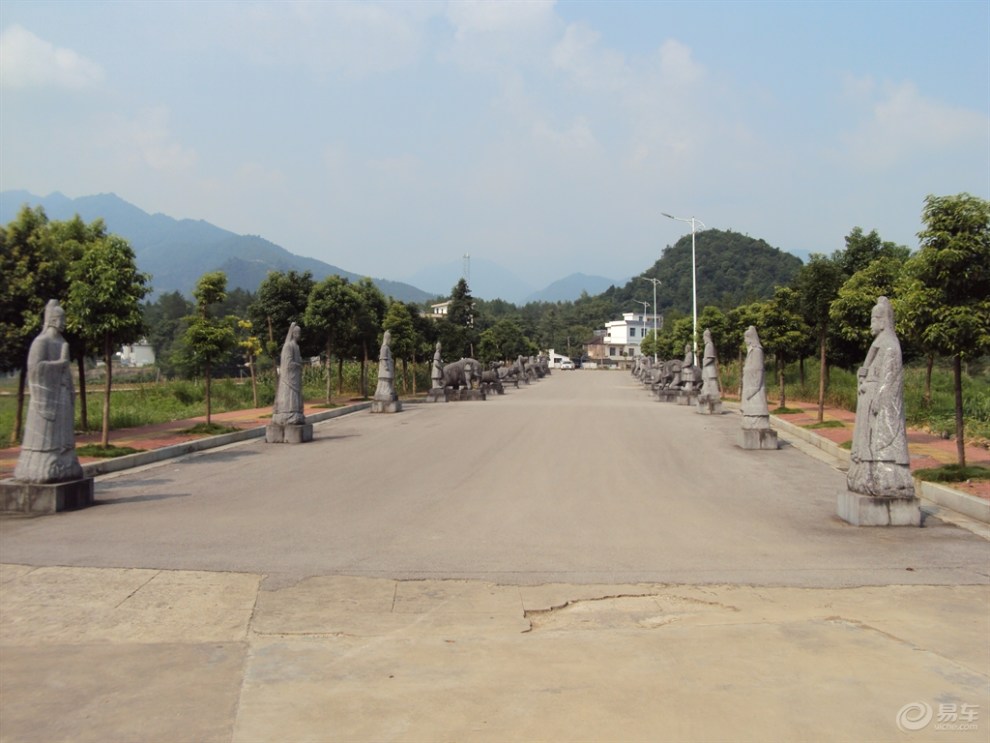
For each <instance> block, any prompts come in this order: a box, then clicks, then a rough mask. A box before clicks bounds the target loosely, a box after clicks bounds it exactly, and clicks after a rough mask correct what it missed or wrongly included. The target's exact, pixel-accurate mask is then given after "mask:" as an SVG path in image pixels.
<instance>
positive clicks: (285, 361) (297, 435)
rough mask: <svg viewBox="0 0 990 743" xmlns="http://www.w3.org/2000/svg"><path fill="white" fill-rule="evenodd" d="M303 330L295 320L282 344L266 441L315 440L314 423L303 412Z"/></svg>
mask: <svg viewBox="0 0 990 743" xmlns="http://www.w3.org/2000/svg"><path fill="white" fill-rule="evenodd" d="M300 333H301V331H300V329H299V326H298V325H297V324H296V323H292V324H291V325H289V332H288V333H286V334H285V343H283V344H282V355H281V357H280V359H279V365H278V388H277V390H276V391H275V407H274V410H273V411H272V422H271V423H269V424H268V425H267V426H266V427H265V441H266V442H267V443H269V444H302V443H305V442H307V441H312V440H313V424H312V423H307V422H306V416H305V414H304V413H303V388H302V354H301V353H300V352H299V335H300Z"/></svg>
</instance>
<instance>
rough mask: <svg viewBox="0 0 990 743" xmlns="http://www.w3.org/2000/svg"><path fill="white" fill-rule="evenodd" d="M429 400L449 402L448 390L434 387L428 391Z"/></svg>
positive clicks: (427, 398)
mask: <svg viewBox="0 0 990 743" xmlns="http://www.w3.org/2000/svg"><path fill="white" fill-rule="evenodd" d="M426 401H427V402H447V391H446V390H444V389H443V388H442V387H434V388H433V389H431V390H430V391H429V392H427V393H426Z"/></svg>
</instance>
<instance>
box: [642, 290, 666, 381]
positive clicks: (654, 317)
mask: <svg viewBox="0 0 990 743" xmlns="http://www.w3.org/2000/svg"><path fill="white" fill-rule="evenodd" d="M636 278H637V279H642V280H643V281H650V282H653V363H654V364H656V363H657V284H662V283H663V282H662V281H660V279H654V278H653V277H652V276H637V277H636ZM636 301H639V300H636Z"/></svg>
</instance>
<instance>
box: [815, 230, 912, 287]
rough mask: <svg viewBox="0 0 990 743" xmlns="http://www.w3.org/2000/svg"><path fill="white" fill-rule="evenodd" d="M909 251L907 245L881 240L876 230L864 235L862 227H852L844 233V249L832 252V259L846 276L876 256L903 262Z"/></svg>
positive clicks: (871, 261)
mask: <svg viewBox="0 0 990 743" xmlns="http://www.w3.org/2000/svg"><path fill="white" fill-rule="evenodd" d="M910 253H911V251H910V249H909V248H908V247H907V246H904V245H898V244H897V243H892V242H888V241H884V240H881V239H880V235H879V234H878V233H877V231H876V230H871V231H870V232H869V234H865V235H864V234H863V228H862V227H853V229H852V231H850V233H849V234H848V235H846V247H845V249H843V250H839V251H836V252H835V253H833V254H832V261H833V262H834V263H835V264H836V265H837V266H838V267H839V269H840V270H841V272H842V273H843V274H844V275H845V277H846V278H848V277H850V276H852V275H853V274H854V273H858V272H859V271H862V270H863V269H864V268H866V267H867V266H869V265H870V264H871V263H873V261H875V260H877V259H878V258H894V259H896V260H898V261H900V262H901V263H903V262H904V261H906V260H907V258H908V255H910Z"/></svg>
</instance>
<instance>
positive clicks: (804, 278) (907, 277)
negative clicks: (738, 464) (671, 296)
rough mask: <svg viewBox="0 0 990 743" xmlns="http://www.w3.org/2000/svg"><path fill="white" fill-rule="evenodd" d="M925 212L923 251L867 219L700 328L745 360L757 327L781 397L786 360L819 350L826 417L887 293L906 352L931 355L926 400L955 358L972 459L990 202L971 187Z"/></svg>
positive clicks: (986, 317) (959, 418) (989, 341)
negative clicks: (941, 368) (968, 410)
mask: <svg viewBox="0 0 990 743" xmlns="http://www.w3.org/2000/svg"><path fill="white" fill-rule="evenodd" d="M922 219H923V222H924V225H925V229H924V230H922V232H921V233H919V239H920V249H919V250H918V251H917V252H915V253H913V254H912V253H911V251H910V250H909V249H908V248H907V247H904V246H899V245H896V244H894V243H890V242H885V241H883V240H881V239H880V236H879V235H878V234H877V232H876V231H875V230H874V231H872V232H870V233H869V234H864V233H863V231H862V230H861V229H860V228H858V227H857V228H856V229H854V230H853V231H852V232H851V233H850V234H849V235H848V236H847V237H846V241H845V242H846V245H845V248H844V249H843V250H840V251H836V252H835V253H833V254H832V255H831V256H825V255H821V254H813V255H812V256H811V257H810V259H809V261H808V262H807V263H806V264H805V265H804V266H803V267H802V268H801V269H800V271H799V272H798V273H797V276H796V277H795V279H794V281H793V282H792V283H791V284H790V285H787V286H778V287H777V288H776V290H775V291H774V293H773V296H772V297H770V298H768V299H765V300H762V301H757V302H752V303H748V304H744V305H741V306H738V307H733V308H731V309H728V310H725V309H723V308H719V307H715V306H707V307H705V308H704V310H703V311H702V313H701V315H700V317H699V321H698V324H699V332H700V331H702V330H704V329H706V328H708V329H710V330H711V331H712V336H713V340H714V341H715V344H716V346H717V347H718V348H720V349H722V350H723V353H725V352H728V353H730V354H731V353H735V352H738V353H739V354H740V360H741V354H742V349H743V333H744V332H745V330H746V328H747V327H748V326H749V325H754V326H756V327H757V329H758V330H759V333H760V339H761V341H762V343H763V346H764V348H765V349H766V350H767V351H768V352H769V353H771V354H772V355H773V357H774V360H775V365H776V370H777V374H778V379H779V384H780V390H781V392H780V394H781V403H780V404H781V406H784V405H785V404H786V400H785V398H784V384H783V378H784V368H785V366H786V365H787V364H789V363H792V362H795V361H802V360H803V359H805V358H807V357H809V356H817V357H818V358H819V359H820V366H819V368H820V377H819V387H818V389H819V392H818V406H819V407H818V419H819V421H821V420H822V417H823V411H824V405H825V392H826V387H827V384H828V369H829V365H830V364H838V365H839V366H841V367H843V368H854V367H856V366H858V365H859V364H860V363H862V360H863V354H864V353H865V352H866V349H867V348H868V347H869V345H870V342H871V335H870V312H871V310H872V308H873V305H874V304H875V303H876V300H877V297H880V296H887V297H889V298H890V299H891V302H892V303H893V306H894V310H895V313H896V316H897V332H898V335H899V336H900V338H901V342H902V346H903V349H904V354H905V357H906V358H907V359H911V358H925V359H927V363H928V376H927V383H926V391H925V396H926V399H929V398H930V394H931V392H930V390H931V387H930V385H931V370H932V366H933V364H934V361H935V359H936V357H945V358H950V359H951V360H952V364H953V370H954V389H955V419H956V445H957V448H958V458H959V463H960V464H961V465H965V433H964V427H963V400H962V365H963V362H964V361H965V360H967V359H975V358H979V357H980V356H982V355H985V354H986V353H988V352H990V202H988V201H986V200H984V199H980V198H978V197H974V196H971V195H969V194H958V195H955V196H929V197H928V198H927V199H926V200H925V205H924V210H923V213H922ZM692 325H693V322H692V319H691V318H690V317H681V318H675V319H673V321H672V322H668V323H667V324H666V325H665V328H664V330H663V331H662V332H660V333H658V334H657V335H656V337H654V334H653V333H652V332H650V333H649V334H648V335H647V337H646V338H645V339H644V341H643V344H642V346H641V348H642V350H643V353H648V354H653V353H654V352H656V353H657V354H658V355H660V356H662V357H670V356H673V355H679V353H680V350H681V349H682V348H683V347H684V344H685V343H690V342H691V340H692V339H691V336H692Z"/></svg>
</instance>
